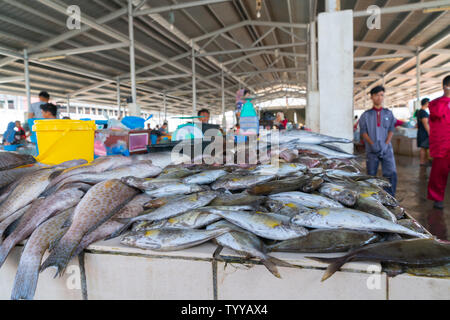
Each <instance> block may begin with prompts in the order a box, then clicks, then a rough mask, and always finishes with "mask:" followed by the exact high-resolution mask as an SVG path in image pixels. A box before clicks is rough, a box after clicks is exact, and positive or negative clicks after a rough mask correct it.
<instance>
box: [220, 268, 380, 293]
mask: <svg viewBox="0 0 450 320" xmlns="http://www.w3.org/2000/svg"><path fill="white" fill-rule="evenodd" d="M278 270H279V272H280V274H281V277H282V279H278V278H276V277H274V276H273V275H272V274H271V273H270V272H269V271H267V270H266V268H265V267H264V266H260V265H253V266H251V267H250V268H247V267H245V266H243V265H234V264H233V265H230V264H227V265H226V266H225V264H224V263H222V262H219V263H218V266H217V293H218V298H219V299H221V300H225V299H236V300H239V299H257V300H269V299H273V300H279V299H286V300H298V299H321V300H322V299H342V300H350V299H355V300H356V299H370V300H384V299H386V293H387V290H386V275H385V274H372V275H370V274H363V273H354V272H337V273H335V274H334V275H333V276H332V277H331V278H329V279H328V280H326V281H325V282H321V281H320V279H321V278H322V275H323V271H321V270H314V269H301V268H282V267H279V268H278ZM368 282H369V286H368ZM369 287H370V288H371V289H370V288H369Z"/></svg>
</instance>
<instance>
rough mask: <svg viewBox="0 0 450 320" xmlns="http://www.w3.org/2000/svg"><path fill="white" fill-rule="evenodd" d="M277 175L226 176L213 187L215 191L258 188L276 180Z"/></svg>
mask: <svg viewBox="0 0 450 320" xmlns="http://www.w3.org/2000/svg"><path fill="white" fill-rule="evenodd" d="M275 178H276V175H274V174H272V175H249V176H240V175H235V174H231V175H226V176H224V177H222V178H220V179H219V180H217V181H216V182H214V183H213V184H212V186H211V188H212V189H213V190H218V189H225V190H242V189H247V188H251V187H253V186H256V185H257V184H260V183H264V182H268V181H271V180H274V179H275Z"/></svg>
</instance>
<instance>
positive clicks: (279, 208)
mask: <svg viewBox="0 0 450 320" xmlns="http://www.w3.org/2000/svg"><path fill="white" fill-rule="evenodd" d="M265 206H266V207H267V208H268V209H269V211H270V212H274V213H277V214H282V215H285V216H288V217H291V218H292V217H294V216H295V215H297V214H298V212H299V210H305V209H308V208H307V207H305V206H302V205H300V204H298V203H292V202H281V201H277V200H270V199H269V200H267V201H266V204H265Z"/></svg>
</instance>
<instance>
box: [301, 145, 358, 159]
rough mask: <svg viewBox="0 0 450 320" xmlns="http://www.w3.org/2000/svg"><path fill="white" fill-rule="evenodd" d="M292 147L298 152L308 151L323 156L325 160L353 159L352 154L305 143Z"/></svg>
mask: <svg viewBox="0 0 450 320" xmlns="http://www.w3.org/2000/svg"><path fill="white" fill-rule="evenodd" d="M293 147H295V148H297V149H300V150H308V151H312V152H316V153H318V154H320V155H323V156H325V157H326V158H336V159H352V158H355V156H354V155H353V154H350V153H344V152H338V151H335V150H332V149H329V148H327V147H323V146H320V145H315V144H307V143H295V144H294V145H293Z"/></svg>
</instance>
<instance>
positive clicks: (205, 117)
mask: <svg viewBox="0 0 450 320" xmlns="http://www.w3.org/2000/svg"><path fill="white" fill-rule="evenodd" d="M197 115H198V116H199V117H201V118H200V119H199V120H200V122H201V123H202V124H207V123H208V122H209V117H210V114H209V110H208V109H202V110H200V111H199V112H198V113H197Z"/></svg>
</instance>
